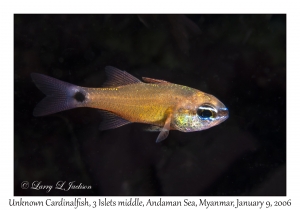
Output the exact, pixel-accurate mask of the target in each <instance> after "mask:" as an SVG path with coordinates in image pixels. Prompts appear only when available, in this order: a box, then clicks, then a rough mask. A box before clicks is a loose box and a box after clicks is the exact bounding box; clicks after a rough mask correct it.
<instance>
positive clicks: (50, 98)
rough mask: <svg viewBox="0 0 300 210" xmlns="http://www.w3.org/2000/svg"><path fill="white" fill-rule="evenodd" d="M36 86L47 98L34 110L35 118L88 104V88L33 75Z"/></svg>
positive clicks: (41, 75)
mask: <svg viewBox="0 0 300 210" xmlns="http://www.w3.org/2000/svg"><path fill="white" fill-rule="evenodd" d="M31 78H32V80H33V82H34V83H35V85H36V86H37V87H38V89H40V90H41V91H42V92H43V93H44V94H46V97H45V98H44V99H43V100H42V101H41V102H39V103H38V104H37V106H36V107H35V109H34V110H33V115H34V116H44V115H48V114H53V113H56V112H60V111H64V110H68V109H73V108H77V107H83V106H84V105H85V104H86V101H87V99H86V88H83V87H80V86H77V85H73V84H70V83H67V82H63V81H60V80H58V79H55V78H52V77H49V76H46V75H43V74H37V73H31Z"/></svg>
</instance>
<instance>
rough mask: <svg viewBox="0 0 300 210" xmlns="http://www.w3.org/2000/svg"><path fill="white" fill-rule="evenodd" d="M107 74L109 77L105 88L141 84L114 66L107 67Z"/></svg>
mask: <svg viewBox="0 0 300 210" xmlns="http://www.w3.org/2000/svg"><path fill="white" fill-rule="evenodd" d="M105 72H106V75H107V80H106V82H105V83H104V84H103V87H118V86H122V85H129V84H134V83H140V82H141V80H139V79H138V78H136V77H134V76H132V75H131V74H129V73H127V72H126V71H121V70H120V69H117V68H115V67H112V66H106V67H105Z"/></svg>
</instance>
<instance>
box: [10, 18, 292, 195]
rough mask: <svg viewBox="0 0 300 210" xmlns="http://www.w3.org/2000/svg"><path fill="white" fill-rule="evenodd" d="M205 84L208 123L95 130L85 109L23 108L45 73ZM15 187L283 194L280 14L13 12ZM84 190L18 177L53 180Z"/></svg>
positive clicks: (92, 114)
mask: <svg viewBox="0 0 300 210" xmlns="http://www.w3.org/2000/svg"><path fill="white" fill-rule="evenodd" d="M107 65H111V66H115V67H117V68H120V69H122V70H126V71H127V72H129V73H131V74H132V75H134V76H136V77H137V78H139V79H141V77H142V76H146V77H151V78H157V79H163V80H167V81H170V82H173V83H177V84H182V85H186V86H189V87H193V88H196V89H199V90H201V91H204V92H207V93H210V94H212V95H214V96H216V97H217V98H218V99H220V100H221V101H222V102H223V103H224V104H225V105H226V106H227V107H228V109H229V112H230V117H229V119H228V120H226V121H225V122H223V123H222V124H220V125H218V126H216V127H213V128H210V129H208V130H204V131H200V132H193V133H182V132H179V131H171V132H170V135H169V137H168V138H167V139H166V140H164V141H163V142H161V143H158V144H157V143H155V140H156V137H157V135H158V133H151V132H145V131H143V129H142V126H141V125H139V124H131V125H126V126H123V127H120V128H118V129H114V130H108V131H104V132H101V131H99V129H98V126H99V123H100V122H101V116H100V114H99V112H98V111H97V110H96V109H89V108H79V109H74V110H69V111H64V112H60V113H57V114H53V115H49V116H46V117H34V116H33V115H32V111H33V109H34V107H35V105H36V104H37V103H38V102H39V101H40V100H41V99H42V98H43V97H44V95H43V93H42V92H40V91H39V90H38V89H37V88H36V86H35V85H34V83H33V82H32V80H31V78H30V73H31V72H38V73H42V74H46V75H49V76H52V77H55V78H58V79H60V80H63V81H67V82H70V83H74V84H76V85H81V86H87V87H101V84H102V83H103V82H104V81H105V73H104V67H105V66H107ZM14 68H15V71H14V195H17V196H19V195H186V196H188V195H206V196H211V195H227V196H229V195H235V196H238V195H244V196H245V195H286V15H271V14H267V15H21V14H17V15H15V16H14ZM60 180H61V181H66V182H70V181H75V183H76V184H80V183H82V184H83V185H91V186H92V189H91V190H70V191H61V190H54V189H52V190H51V191H50V192H49V193H46V190H39V191H37V190H32V189H31V190H30V189H27V190H25V189H22V188H21V183H22V182H23V181H28V182H29V183H30V184H31V183H32V182H33V181H41V182H42V185H55V184H56V183H57V182H58V181H60Z"/></svg>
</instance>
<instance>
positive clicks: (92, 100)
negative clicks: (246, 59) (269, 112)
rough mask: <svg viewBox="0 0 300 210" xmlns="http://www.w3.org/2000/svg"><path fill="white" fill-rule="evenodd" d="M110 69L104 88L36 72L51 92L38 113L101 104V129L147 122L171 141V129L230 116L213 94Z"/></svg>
mask: <svg viewBox="0 0 300 210" xmlns="http://www.w3.org/2000/svg"><path fill="white" fill-rule="evenodd" d="M106 72H107V75H108V81H107V82H106V83H105V84H104V87H103V88H86V87H80V86H75V85H72V84H70V83H66V82H62V81H59V80H57V79H54V78H51V77H48V76H45V75H40V74H32V78H33V80H34V82H35V83H36V85H37V87H38V88H39V89H40V90H42V91H43V92H44V93H45V94H46V95H48V96H47V97H46V98H45V99H44V100H43V101H41V102H40V104H38V105H37V107H36V109H35V110H34V115H35V116H42V115H47V114H51V113H55V112H58V111H62V110H67V109H71V108H77V107H91V108H97V109H101V110H104V114H103V116H104V120H103V122H102V124H101V125H100V129H102V130H106V129H112V128H117V127H120V126H122V125H125V124H128V123H131V122H137V123H146V124H150V125H154V126H157V127H156V129H157V130H159V131H160V134H159V136H158V138H157V142H158V141H161V140H163V139H165V138H166V137H167V136H168V132H169V130H180V131H183V132H190V131H199V130H204V129H207V128H210V127H212V126H214V125H217V124H219V123H221V122H223V121H224V120H226V119H227V118H228V110H227V108H226V107H225V106H224V104H223V103H222V102H220V101H219V100H218V99H217V98H215V97H214V96H212V95H210V94H206V93H204V92H201V91H199V90H196V89H193V88H190V87H186V86H182V85H177V84H173V83H169V82H166V81H163V80H157V79H151V78H143V80H144V81H146V82H147V83H144V82H141V81H140V80H138V79H137V78H135V77H133V76H132V75H130V74H128V73H127V72H124V71H121V70H118V69H116V68H114V67H106ZM53 87H56V89H57V90H56V91H55V90H54V89H55V88H53Z"/></svg>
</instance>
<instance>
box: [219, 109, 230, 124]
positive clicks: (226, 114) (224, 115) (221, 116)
mask: <svg viewBox="0 0 300 210" xmlns="http://www.w3.org/2000/svg"><path fill="white" fill-rule="evenodd" d="M228 117H229V111H228V109H227V108H226V107H224V108H220V109H219V110H218V118H219V120H220V122H223V121H225V120H226V119H227V118H228Z"/></svg>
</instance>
